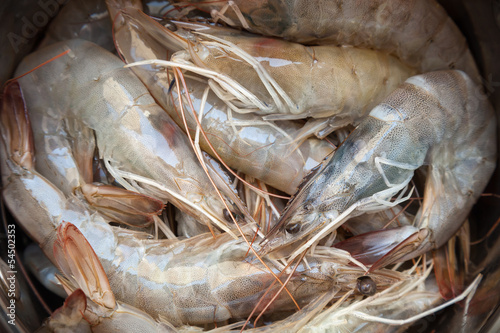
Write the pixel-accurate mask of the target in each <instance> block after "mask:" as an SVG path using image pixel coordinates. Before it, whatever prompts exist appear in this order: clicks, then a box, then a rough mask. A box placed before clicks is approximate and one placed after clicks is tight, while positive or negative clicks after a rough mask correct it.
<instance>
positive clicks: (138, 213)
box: [81, 184, 164, 227]
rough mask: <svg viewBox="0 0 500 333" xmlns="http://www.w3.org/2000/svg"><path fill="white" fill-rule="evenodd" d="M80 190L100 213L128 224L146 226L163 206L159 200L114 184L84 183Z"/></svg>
mask: <svg viewBox="0 0 500 333" xmlns="http://www.w3.org/2000/svg"><path fill="white" fill-rule="evenodd" d="M81 191H82V193H83V195H84V196H85V199H87V201H88V202H89V203H90V204H91V205H92V206H93V207H94V208H97V209H98V210H99V212H100V213H102V214H104V215H106V216H107V217H109V218H111V219H112V220H114V221H117V222H121V223H124V224H126V225H129V226H134V227H147V226H148V225H150V224H151V223H152V222H153V221H154V216H155V215H158V214H160V212H161V211H162V210H163V208H164V204H163V202H162V201H160V200H157V199H154V198H151V197H149V196H147V195H144V194H140V193H137V192H133V191H129V190H126V189H121V188H119V187H116V186H111V185H102V184H99V185H97V184H84V185H83V186H82V187H81Z"/></svg>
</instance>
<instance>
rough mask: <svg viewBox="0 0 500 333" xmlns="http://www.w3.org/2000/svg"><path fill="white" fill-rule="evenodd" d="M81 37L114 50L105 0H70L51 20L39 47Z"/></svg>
mask: <svg viewBox="0 0 500 333" xmlns="http://www.w3.org/2000/svg"><path fill="white" fill-rule="evenodd" d="M74 38H81V39H85V40H88V41H90V42H93V43H96V44H97V45H99V46H101V47H103V48H105V49H106V50H108V51H113V50H114V48H115V45H114V43H113V35H112V33H111V20H110V18H109V13H108V11H107V9H106V4H105V2H104V0H87V1H78V0H70V1H68V2H67V3H66V4H65V5H64V7H63V8H62V9H61V10H60V12H59V13H58V14H57V16H56V17H55V18H54V20H52V22H50V25H49V27H48V28H47V29H46V30H45V38H44V39H43V40H42V42H41V43H40V45H39V46H38V47H39V48H43V47H45V46H48V45H50V44H54V43H56V42H59V41H63V40H68V39H74Z"/></svg>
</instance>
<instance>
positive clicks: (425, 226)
mask: <svg viewBox="0 0 500 333" xmlns="http://www.w3.org/2000/svg"><path fill="white" fill-rule="evenodd" d="M495 161H496V121H495V114H494V112H493V109H492V107H491V105H490V104H489V102H488V100H487V98H486V96H484V95H483V94H482V93H481V91H480V88H478V87H477V86H476V85H475V84H474V83H473V82H472V80H470V79H469V78H468V77H467V75H466V74H464V73H463V72H461V71H440V72H431V73H427V74H423V75H419V76H414V77H411V78H410V79H408V80H407V81H406V82H405V83H404V84H403V85H402V86H401V87H399V88H398V89H396V90H395V91H394V92H393V93H392V94H391V95H390V96H389V97H388V98H387V99H386V100H385V101H384V102H383V103H382V104H380V105H379V106H377V107H376V108H374V109H373V110H372V111H371V112H370V115H369V117H367V118H366V119H365V120H364V121H363V122H362V123H361V124H360V125H359V126H358V127H357V128H356V129H355V130H354V132H353V133H352V134H351V135H350V136H349V138H348V139H347V140H346V141H345V142H344V144H343V145H342V146H341V147H340V148H339V149H338V150H337V152H336V153H335V155H334V156H333V157H332V158H331V159H330V160H329V161H328V163H326V164H325V165H324V166H323V168H322V169H321V170H320V171H319V172H318V173H317V174H315V175H314V176H313V177H312V178H311V180H310V181H308V182H307V183H306V184H305V185H304V187H303V188H302V189H301V190H300V191H299V192H298V193H297V195H296V196H295V197H294V199H292V201H291V202H290V203H289V205H288V206H287V208H286V209H285V212H284V213H283V215H282V217H281V220H280V222H279V223H278V225H279V227H278V228H276V229H275V230H274V232H275V234H274V235H275V236H276V238H275V239H274V240H273V239H272V238H271V239H270V241H269V244H270V245H271V244H274V245H271V248H272V247H274V246H276V247H280V246H283V244H289V243H291V242H295V241H299V242H304V240H305V239H307V237H308V235H311V234H312V233H315V234H316V235H315V236H314V237H313V239H314V238H315V237H320V236H319V235H321V234H323V232H326V231H327V229H328V230H332V228H335V227H336V226H338V225H339V224H340V223H342V222H343V221H344V220H345V218H346V217H348V216H354V215H358V214H360V213H362V212H363V211H367V210H381V209H385V208H387V207H390V206H393V205H396V204H398V203H399V202H401V201H402V196H403V195H404V189H405V188H406V187H407V185H408V183H409V182H410V180H411V179H412V176H413V174H414V171H415V170H416V169H418V168H420V167H421V166H426V165H428V168H427V181H426V184H425V192H424V200H423V204H422V206H421V208H420V210H419V212H418V214H417V216H416V217H415V221H414V226H415V230H414V231H415V235H414V236H415V237H416V239H412V240H410V239H408V240H407V242H409V243H410V244H413V247H412V246H406V247H405V249H404V250H402V251H401V252H399V253H397V254H394V255H395V256H399V258H395V259H400V260H403V259H408V258H410V257H414V256H416V255H419V254H422V253H424V252H426V251H428V250H430V249H433V248H437V247H439V246H441V245H442V244H444V243H445V242H446V240H448V239H449V238H450V237H451V236H452V235H453V234H454V233H455V232H456V231H457V230H458V228H459V227H460V226H461V224H462V222H463V221H464V220H465V217H466V215H467V214H468V212H469V210H470V209H471V207H472V205H473V204H474V202H475V201H476V200H477V198H478V197H479V195H480V194H481V192H482V191H483V189H484V187H485V186H486V184H487V182H488V180H489V178H490V176H491V174H492V172H493V170H494V168H495ZM398 193H400V195H399V196H398V197H397V199H396V200H395V201H392V202H391V201H390V199H391V198H392V197H393V196H395V195H396V194H398ZM323 227H324V228H323ZM278 229H279V231H278ZM320 229H322V230H321V231H319V230H320ZM419 229H420V230H419ZM287 230H288V231H287ZM289 231H293V232H294V233H293V234H292V233H290V232H289ZM401 241H403V240H402V239H401Z"/></svg>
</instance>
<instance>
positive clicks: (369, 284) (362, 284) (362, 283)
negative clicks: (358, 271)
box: [356, 276, 377, 296]
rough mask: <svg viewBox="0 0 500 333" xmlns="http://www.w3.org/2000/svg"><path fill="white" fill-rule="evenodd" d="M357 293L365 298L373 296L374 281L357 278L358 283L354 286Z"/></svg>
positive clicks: (374, 289) (375, 286)
mask: <svg viewBox="0 0 500 333" xmlns="http://www.w3.org/2000/svg"><path fill="white" fill-rule="evenodd" d="M356 287H357V288H358V290H359V292H360V293H362V294H363V295H366V296H372V295H375V293H376V292H377V285H376V284H375V281H373V280H372V279H371V277H369V276H362V277H359V278H358V283H357V284H356Z"/></svg>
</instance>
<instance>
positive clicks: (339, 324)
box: [298, 265, 482, 333]
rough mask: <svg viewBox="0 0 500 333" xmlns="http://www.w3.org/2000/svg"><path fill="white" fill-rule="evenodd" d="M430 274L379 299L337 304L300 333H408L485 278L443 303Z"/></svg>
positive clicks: (399, 285) (426, 271) (403, 283)
mask: <svg viewBox="0 0 500 333" xmlns="http://www.w3.org/2000/svg"><path fill="white" fill-rule="evenodd" d="M424 266H425V265H424ZM431 271H432V268H429V267H427V268H425V267H424V271H423V272H424V273H423V274H421V275H419V274H414V275H413V276H412V279H407V280H405V281H401V282H399V283H396V284H395V285H394V286H392V287H391V288H388V289H386V290H384V291H382V292H381V293H380V294H378V295H376V296H373V297H368V298H365V299H359V298H358V299H356V298H353V299H350V300H345V301H344V302H343V303H341V304H334V305H333V306H332V307H331V308H328V309H325V310H324V311H323V312H322V313H320V314H319V315H317V316H316V317H314V318H313V319H312V320H311V321H309V322H308V323H307V325H305V326H304V327H303V328H302V329H300V330H299V331H298V332H301V333H306V332H311V333H312V332H314V333H316V332H332V333H337V332H338V333H343V332H406V330H407V329H408V328H409V326H410V325H412V324H414V323H415V322H417V321H418V320H420V319H422V318H426V317H427V316H429V315H433V314H434V313H436V312H438V311H440V310H442V309H443V308H445V307H448V306H450V305H452V304H455V303H458V302H459V301H462V300H464V299H466V298H468V297H471V295H473V294H474V292H475V289H476V288H477V286H478V284H479V282H480V281H481V278H482V276H481V275H479V276H478V277H477V278H476V279H475V280H474V281H473V282H472V283H471V284H470V285H469V286H468V288H467V290H466V291H464V292H463V293H462V294H461V295H459V296H458V297H456V298H455V299H453V300H451V301H448V302H446V303H444V304H440V303H442V302H443V298H442V297H441V295H440V294H439V290H438V287H437V284H436V281H435V280H434V277H433V276H429V274H430V272H431ZM430 318H432V317H430ZM417 327H419V325H417V326H415V328H417ZM425 328H426V327H424V329H425ZM410 331H413V330H412V329H410Z"/></svg>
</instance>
